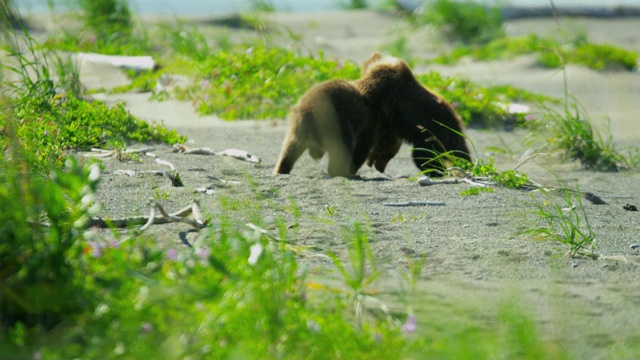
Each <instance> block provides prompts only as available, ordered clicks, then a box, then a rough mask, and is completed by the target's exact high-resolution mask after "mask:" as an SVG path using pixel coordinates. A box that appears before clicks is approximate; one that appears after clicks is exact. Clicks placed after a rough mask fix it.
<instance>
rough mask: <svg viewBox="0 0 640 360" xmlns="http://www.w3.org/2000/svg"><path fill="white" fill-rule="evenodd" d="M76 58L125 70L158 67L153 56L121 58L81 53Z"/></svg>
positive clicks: (118, 56) (119, 56)
mask: <svg viewBox="0 0 640 360" xmlns="http://www.w3.org/2000/svg"><path fill="white" fill-rule="evenodd" d="M76 56H77V60H78V61H87V62H91V63H94V64H107V65H112V66H115V67H119V68H125V69H133V70H153V69H154V68H155V66H156V62H155V60H153V57H151V56H121V55H103V54H94V53H79V54H78V55H76Z"/></svg>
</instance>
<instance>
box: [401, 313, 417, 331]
mask: <svg viewBox="0 0 640 360" xmlns="http://www.w3.org/2000/svg"><path fill="white" fill-rule="evenodd" d="M417 329H418V323H417V319H416V316H415V315H414V314H411V315H409V317H407V322H406V323H404V324H403V325H402V332H403V333H405V334H411V333H413V332H415V331H416V330H417Z"/></svg>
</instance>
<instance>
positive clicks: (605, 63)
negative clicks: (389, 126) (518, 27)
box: [432, 34, 638, 71]
mask: <svg viewBox="0 0 640 360" xmlns="http://www.w3.org/2000/svg"><path fill="white" fill-rule="evenodd" d="M533 53H537V54H538V63H539V64H540V65H542V66H545V67H549V68H559V67H562V66H563V64H565V63H570V64H578V65H582V66H585V67H588V68H590V69H593V70H598V71H601V70H634V69H636V68H637V64H638V54H637V53H636V52H634V51H630V50H626V49H623V48H620V47H617V46H614V45H609V44H593V43H589V42H588V41H586V40H585V39H582V38H580V39H575V40H574V41H571V42H570V43H569V44H568V46H564V45H563V42H561V41H559V40H557V39H555V38H553V37H541V36H538V35H534V34H530V35H527V36H523V37H516V38H509V37H501V38H497V39H494V40H492V41H490V42H488V43H487V44H484V45H468V46H460V47H457V48H456V49H454V50H453V51H451V52H450V53H445V54H442V55H440V56H438V57H436V58H435V59H433V60H432V61H433V62H436V63H441V64H455V63H457V62H458V61H460V59H462V58H466V57H468V58H471V59H474V60H477V61H491V60H502V59H512V58H514V57H516V56H519V55H525V54H533Z"/></svg>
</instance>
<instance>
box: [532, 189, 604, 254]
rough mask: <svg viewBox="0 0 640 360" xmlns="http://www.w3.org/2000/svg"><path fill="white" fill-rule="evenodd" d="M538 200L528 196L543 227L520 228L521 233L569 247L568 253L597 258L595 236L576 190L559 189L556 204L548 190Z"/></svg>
mask: <svg viewBox="0 0 640 360" xmlns="http://www.w3.org/2000/svg"><path fill="white" fill-rule="evenodd" d="M544 194H545V200H544V201H540V200H538V199H536V197H535V196H534V195H531V198H532V199H533V202H534V205H535V211H534V214H535V215H536V216H537V217H538V218H539V219H540V220H541V221H542V222H543V223H544V225H543V226H541V227H538V228H533V229H529V230H526V231H524V232H523V233H524V234H527V235H531V236H534V237H536V238H539V239H546V240H553V241H557V242H560V243H562V244H564V245H566V246H567V247H568V248H569V251H568V255H569V256H584V257H589V258H592V259H597V258H598V257H599V254H597V253H596V252H595V250H596V235H595V233H594V232H593V231H592V230H591V226H590V225H589V220H588V218H587V214H586V212H585V209H584V206H583V205H582V199H581V193H580V190H579V189H577V190H576V191H572V190H570V189H566V188H565V189H564V190H563V201H564V203H562V204H561V203H558V202H556V201H554V199H553V198H552V197H551V195H549V194H548V193H544Z"/></svg>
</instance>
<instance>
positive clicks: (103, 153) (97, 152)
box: [82, 147, 155, 158]
mask: <svg viewBox="0 0 640 360" xmlns="http://www.w3.org/2000/svg"><path fill="white" fill-rule="evenodd" d="M153 150H155V148H153V147H144V148H141V149H128V150H124V151H122V150H105V149H97V148H92V149H91V151H90V152H86V153H83V154H82V156H84V157H99V158H107V157H111V156H117V155H132V154H140V153H145V154H146V153H148V152H149V151H153Z"/></svg>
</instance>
